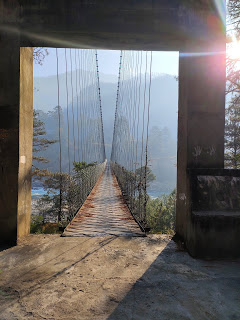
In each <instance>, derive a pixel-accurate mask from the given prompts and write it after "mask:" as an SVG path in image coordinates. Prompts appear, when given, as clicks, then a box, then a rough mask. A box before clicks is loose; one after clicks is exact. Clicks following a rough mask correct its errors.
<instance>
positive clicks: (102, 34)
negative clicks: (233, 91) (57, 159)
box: [0, 0, 225, 255]
mask: <svg viewBox="0 0 240 320" xmlns="http://www.w3.org/2000/svg"><path fill="white" fill-rule="evenodd" d="M218 9H219V7H217V6H216V1H215V0H199V1H187V0H174V1H167V0H161V1H160V0H153V1H150V0H140V1H135V0H131V1H129V0H123V1H112V0H89V1H88V0H82V1H79V0H51V1H49V0H41V1H19V0H8V1H2V2H1V3H0V18H1V19H0V21H1V23H0V36H1V37H0V45H1V51H0V71H1V73H0V82H1V88H0V90H1V91H0V93H1V94H0V144H1V149H0V155H1V160H0V181H1V185H0V240H1V241H2V242H16V240H17V237H21V236H24V235H26V234H27V233H28V232H29V221H30V220H29V219H30V189H31V183H30V180H31V177H30V171H31V152H32V149H31V146H32V140H31V139H32V138H31V136H32V131H31V130H32V58H31V56H32V53H31V50H30V49H28V48H22V49H21V55H20V47H33V46H52V47H79V48H105V49H128V50H130V49H137V50H177V51H180V69H179V122H178V127H179V130H178V186H177V232H178V233H179V235H180V236H182V237H183V239H184V240H185V242H186V244H187V247H188V249H189V251H190V252H191V253H192V254H193V255H197V254H198V251H197V249H196V248H197V245H198V244H197V241H198V238H197V236H196V235H197V234H200V233H197V231H196V228H195V225H194V222H193V218H192V212H191V206H192V198H191V186H190V182H191V179H190V177H189V175H188V172H187V169H188V168H195V167H198V168H199V167H200V168H223V151H224V150H223V147H224V103H225V31H224V19H225V17H224V12H219V11H218ZM189 53H190V54H189ZM191 53H193V54H191ZM198 53H199V54H198ZM20 57H21V64H20ZM199 232H200V231H199ZM199 237H201V241H203V242H202V244H203V246H204V245H206V243H205V242H204V237H202V235H200V236H199ZM199 239H200V238H199Z"/></svg>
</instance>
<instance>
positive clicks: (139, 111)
mask: <svg viewBox="0 0 240 320" xmlns="http://www.w3.org/2000/svg"><path fill="white" fill-rule="evenodd" d="M151 78H152V52H147V51H146V52H142V51H123V52H121V55H120V63H119V76H118V85H117V96H116V109H115V121H114V132H113V142H112V152H111V161H110V163H111V168H112V170H113V172H114V174H115V175H116V177H117V180H118V183H119V185H120V187H121V190H122V193H123V195H124V197H125V199H126V202H127V204H128V207H129V209H130V211H131V213H132V215H133V216H134V218H135V219H136V221H137V222H138V223H139V225H140V226H141V227H142V229H146V228H147V219H146V207H147V201H148V195H147V186H148V178H149V174H150V169H149V163H148V128H149V112H150V102H151V101H150V98H151Z"/></svg>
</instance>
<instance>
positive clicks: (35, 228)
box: [30, 216, 68, 234]
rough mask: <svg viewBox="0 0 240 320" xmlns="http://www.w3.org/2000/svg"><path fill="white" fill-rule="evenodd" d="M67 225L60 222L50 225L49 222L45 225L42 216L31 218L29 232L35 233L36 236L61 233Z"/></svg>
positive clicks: (65, 222) (64, 222)
mask: <svg viewBox="0 0 240 320" xmlns="http://www.w3.org/2000/svg"><path fill="white" fill-rule="evenodd" d="M67 224H68V222H67V221H61V223H51V222H47V223H45V222H44V217H43V216H32V217H31V225H30V232H31V233H36V234H40V233H44V234H54V233H62V229H63V228H65V227H66V226H67Z"/></svg>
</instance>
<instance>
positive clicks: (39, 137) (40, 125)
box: [33, 110, 57, 177]
mask: <svg viewBox="0 0 240 320" xmlns="http://www.w3.org/2000/svg"><path fill="white" fill-rule="evenodd" d="M45 135H46V131H45V126H44V122H43V121H41V120H40V119H39V113H38V112H37V111H36V110H33V160H34V161H35V163H48V160H47V159H46V158H45V157H43V156H38V155H37V154H38V153H39V152H41V151H44V150H46V149H47V148H48V146H49V145H51V144H53V143H55V142H56V141H57V140H49V139H46V138H45V137H44V136H45ZM43 173H44V174H46V173H47V172H46V170H44V171H43V170H40V169H39V168H38V167H37V166H36V165H33V175H35V176H38V177H41V176H42V175H43Z"/></svg>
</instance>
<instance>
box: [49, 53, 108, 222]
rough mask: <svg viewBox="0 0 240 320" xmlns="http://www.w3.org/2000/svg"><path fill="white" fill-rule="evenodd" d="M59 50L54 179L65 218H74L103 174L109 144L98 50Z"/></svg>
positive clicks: (59, 212) (59, 218) (60, 207)
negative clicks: (104, 116)
mask: <svg viewBox="0 0 240 320" xmlns="http://www.w3.org/2000/svg"><path fill="white" fill-rule="evenodd" d="M59 50H61V49H56V59H57V101H58V107H57V110H58V140H59V141H58V142H59V172H57V173H55V174H54V179H56V180H58V182H59V211H58V221H61V220H63V219H68V220H71V219H72V218H73V216H74V215H75V214H76V213H77V211H78V210H79V209H80V207H81V206H82V204H83V203H84V201H85V199H86V198H87V196H88V195H89V193H90V192H91V190H92V188H93V187H94V185H95V184H96V181H97V180H98V178H99V176H100V175H101V174H102V172H103V170H104V168H105V145H104V132H103V121H102V106H101V92H100V81H99V70H98V58H97V52H96V51H95V50H82V49H81V50H80V49H64V55H62V57H61V56H60V54H59ZM60 64H61V65H64V66H65V75H60V74H59V65H60ZM69 66H70V68H69ZM74 66H75V69H74ZM69 71H70V72H69ZM64 77H65V79H64ZM64 82H65V85H64ZM63 97H65V98H63ZM70 99H71V101H70ZM71 127H72V128H71ZM66 128H67V130H66ZM65 131H67V134H66V133H65Z"/></svg>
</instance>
